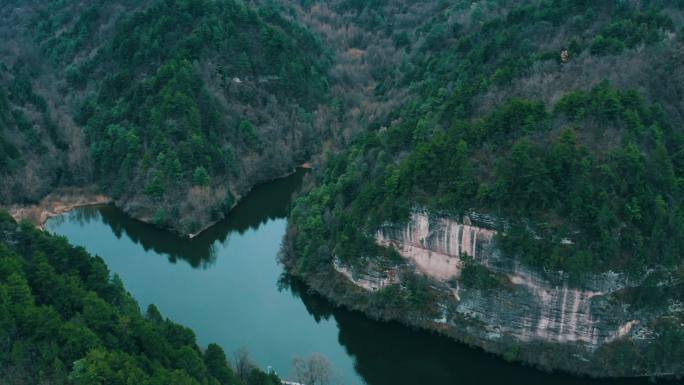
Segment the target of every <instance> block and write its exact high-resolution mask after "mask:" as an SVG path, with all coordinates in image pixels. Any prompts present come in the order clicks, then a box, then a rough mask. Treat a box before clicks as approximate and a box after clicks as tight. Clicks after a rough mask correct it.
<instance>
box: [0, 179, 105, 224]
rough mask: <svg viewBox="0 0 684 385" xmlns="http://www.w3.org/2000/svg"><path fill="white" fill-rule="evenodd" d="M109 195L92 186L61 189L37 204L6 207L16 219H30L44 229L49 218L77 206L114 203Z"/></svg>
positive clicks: (29, 220)
mask: <svg viewBox="0 0 684 385" xmlns="http://www.w3.org/2000/svg"><path fill="white" fill-rule="evenodd" d="M112 202H113V200H112V198H110V197H109V196H107V195H104V194H99V193H96V192H95V190H94V189H92V188H70V189H59V190H56V191H54V192H52V193H50V194H48V195H47V196H46V197H45V198H43V199H41V201H40V202H38V203H37V204H32V205H19V204H15V205H11V206H9V207H6V208H5V209H6V210H7V211H8V212H9V213H10V215H11V216H12V218H14V220H15V221H17V222H20V221H28V222H30V223H32V224H34V225H35V226H36V227H38V228H39V229H41V230H42V229H44V226H45V223H46V222H47V220H48V219H50V218H52V217H56V216H58V215H62V214H64V213H66V212H68V211H71V210H73V209H75V208H77V207H84V206H94V205H102V204H109V203H112Z"/></svg>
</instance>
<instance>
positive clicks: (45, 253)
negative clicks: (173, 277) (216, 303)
mask: <svg viewBox="0 0 684 385" xmlns="http://www.w3.org/2000/svg"><path fill="white" fill-rule="evenodd" d="M0 325H1V326H2V327H0V335H1V337H2V338H1V339H0V341H1V342H0V371H1V372H2V383H10V384H48V383H49V384H67V383H68V384H84V385H85V384H87V385H93V384H109V385H115V384H122V385H123V384H224V385H227V384H231V385H233V384H235V385H239V384H244V385H269V384H279V383H280V380H278V378H277V377H275V376H269V375H266V374H265V373H263V372H261V371H260V370H258V369H256V368H252V369H251V373H246V374H245V376H243V377H244V378H243V379H240V378H238V376H237V375H236V374H235V373H234V372H233V370H232V369H231V367H230V366H228V362H227V360H226V355H225V354H224V352H223V350H222V349H221V347H219V346H218V345H215V344H210V345H209V346H208V347H207V348H206V349H201V348H200V347H199V346H198V345H197V343H196V342H195V335H194V333H193V331H192V330H190V329H187V328H185V327H183V326H180V325H177V324H175V323H173V322H171V321H169V320H168V319H164V318H162V316H161V315H160V314H159V311H158V310H157V308H156V307H155V306H154V305H150V306H149V307H148V309H147V311H146V313H145V314H141V313H140V309H139V308H138V304H137V303H136V302H135V300H133V299H132V298H131V297H130V295H129V294H128V293H127V292H126V290H125V289H124V287H123V286H122V283H121V280H120V279H119V278H118V277H116V276H114V277H111V276H110V274H109V271H108V270H107V267H106V266H105V264H104V262H103V261H102V260H101V259H100V258H97V257H93V256H90V255H88V254H87V253H86V252H85V251H83V249H79V248H75V247H72V246H69V245H68V244H67V242H66V241H65V240H64V239H61V238H58V237H54V236H50V235H46V234H44V233H42V232H40V231H38V230H36V229H34V228H33V227H32V226H31V225H17V224H16V223H15V222H14V221H13V220H12V218H10V217H9V215H8V214H7V213H5V212H0Z"/></svg>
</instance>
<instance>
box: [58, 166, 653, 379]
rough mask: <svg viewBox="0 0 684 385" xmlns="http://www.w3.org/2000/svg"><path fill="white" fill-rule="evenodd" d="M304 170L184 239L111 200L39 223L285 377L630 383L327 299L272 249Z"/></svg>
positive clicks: (134, 288) (259, 190)
mask: <svg viewBox="0 0 684 385" xmlns="http://www.w3.org/2000/svg"><path fill="white" fill-rule="evenodd" d="M304 173H305V172H304V171H303V170H299V171H297V173H295V174H293V175H291V176H289V177H287V178H283V179H279V180H276V181H273V182H270V183H267V184H264V185H261V186H257V187H256V188H254V189H253V190H252V192H251V193H250V194H249V195H248V196H247V197H246V198H245V199H244V200H243V201H242V202H241V203H240V204H239V205H238V206H236V207H235V208H234V209H233V211H232V212H231V213H230V215H229V216H228V218H227V219H226V220H224V221H222V222H221V223H219V224H217V225H216V226H213V227H211V228H210V229H208V230H207V231H205V232H203V233H202V234H200V236H198V237H196V238H194V239H192V240H190V239H185V238H179V237H177V236H174V235H173V234H170V233H168V232H165V231H162V230H159V229H156V228H154V227H153V226H150V225H146V224H144V223H141V222H139V221H136V220H133V219H131V218H129V217H127V216H126V215H125V214H123V213H122V212H121V211H120V210H118V209H116V208H115V207H113V206H101V207H86V208H80V209H76V210H74V211H71V212H69V213H67V214H64V215H62V216H59V217H55V218H52V219H50V220H49V221H48V222H47V224H46V229H47V230H48V231H50V232H52V233H54V234H59V235H62V236H65V237H66V238H68V239H69V241H70V242H71V243H72V244H75V245H79V246H83V247H84V248H85V249H86V250H88V251H89V252H91V253H92V254H96V255H99V256H100V257H102V258H103V259H104V261H105V262H106V263H107V265H108V266H109V269H110V270H111V271H112V272H113V273H115V274H118V275H119V276H120V277H121V279H122V280H123V282H124V284H125V286H126V288H127V289H128V291H129V292H130V293H131V294H132V295H133V296H134V297H135V298H136V299H137V301H138V302H139V303H140V305H141V307H142V308H143V309H145V308H146V307H147V305H148V304H151V303H154V304H155V305H157V307H158V308H159V309H160V311H161V312H162V314H163V315H164V316H166V317H168V318H170V319H172V320H173V321H176V322H178V323H181V324H183V325H186V326H188V327H190V328H192V329H193V330H194V331H195V333H196V334H197V339H198V342H199V343H200V344H201V345H203V346H206V344H208V343H209V342H216V343H218V344H219V345H221V346H222V347H223V348H224V349H225V350H226V352H227V353H228V355H229V356H230V355H231V354H230V352H233V351H235V350H237V349H238V348H239V347H242V346H244V347H246V348H247V349H248V350H249V352H250V355H251V357H252V359H253V360H254V361H255V362H256V363H257V364H258V365H260V366H261V367H263V368H264V369H266V367H267V366H272V367H273V368H274V369H275V370H276V371H277V372H278V373H279V374H280V375H281V376H282V377H283V378H287V377H288V376H289V375H290V373H289V372H290V367H291V362H292V359H293V358H294V357H295V356H300V357H306V356H309V355H310V354H314V353H320V354H322V355H324V356H325V357H326V358H327V359H328V360H329V361H330V362H331V364H332V366H333V367H334V370H335V372H336V374H337V377H338V379H339V381H340V382H342V383H344V384H348V385H351V384H364V383H365V384H368V385H390V384H391V385H423V384H463V385H469V384H485V385H486V384H503V383H520V384H527V385H534V384H540V385H542V384H543V385H585V384H586V385H599V384H615V385H618V384H619V385H632V384H635V385H636V384H646V383H648V382H647V381H638V380H621V381H605V380H603V381H597V380H587V379H579V378H575V377H571V376H567V375H563V374H548V373H543V372H539V371H537V370H534V369H532V368H528V367H524V366H521V365H517V364H511V363H507V362H505V361H503V360H502V359H499V358H497V357H494V356H492V355H489V354H487V353H485V352H483V351H481V350H477V349H472V348H469V347H466V346H464V345H462V344H459V343H456V342H454V341H452V340H449V339H447V338H444V337H440V336H436V335H433V334H430V333H426V332H422V331H418V330H413V329H409V328H406V327H404V326H402V325H399V324H396V323H382V322H376V321H372V320H370V319H368V318H366V317H364V316H363V315H362V314H359V313H356V312H350V311H347V310H345V309H340V308H335V307H333V306H332V305H331V304H330V303H329V302H328V301H326V300H325V299H324V298H321V297H320V296H317V295H315V294H312V293H310V292H308V291H307V289H306V287H305V286H304V285H303V284H302V283H301V282H297V281H293V280H292V279H289V278H288V277H286V276H284V275H283V270H282V266H280V265H279V264H278V262H277V254H278V251H279V249H280V243H281V241H282V238H283V235H284V233H285V228H286V225H287V218H286V217H287V213H288V210H289V207H290V204H291V197H292V196H293V194H294V193H295V192H296V191H297V190H298V189H299V188H300V186H301V182H302V178H303V176H304Z"/></svg>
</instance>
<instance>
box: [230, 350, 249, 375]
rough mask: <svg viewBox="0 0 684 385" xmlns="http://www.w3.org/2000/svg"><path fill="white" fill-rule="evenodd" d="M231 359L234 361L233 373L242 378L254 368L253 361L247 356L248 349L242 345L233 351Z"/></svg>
mask: <svg viewBox="0 0 684 385" xmlns="http://www.w3.org/2000/svg"><path fill="white" fill-rule="evenodd" d="M233 361H234V362H235V374H237V376H238V377H239V378H240V379H241V380H244V379H245V378H246V377H247V376H248V375H249V373H250V372H251V371H252V369H253V368H254V363H253V362H252V359H251V358H250V357H249V351H248V350H247V348H246V347H244V346H242V347H241V348H240V349H238V350H236V351H235V352H234V353H233Z"/></svg>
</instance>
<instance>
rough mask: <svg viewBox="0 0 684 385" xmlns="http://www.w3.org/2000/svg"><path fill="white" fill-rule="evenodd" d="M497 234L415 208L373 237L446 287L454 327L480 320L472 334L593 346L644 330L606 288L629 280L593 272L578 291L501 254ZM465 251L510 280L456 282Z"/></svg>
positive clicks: (612, 288)
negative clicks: (494, 284)
mask: <svg viewBox="0 0 684 385" xmlns="http://www.w3.org/2000/svg"><path fill="white" fill-rule="evenodd" d="M478 222H481V221H478ZM495 233H496V232H495V231H494V230H492V229H489V228H485V227H480V226H478V225H474V224H472V223H471V218H468V217H466V218H464V220H463V221H461V222H458V221H455V220H453V219H448V218H431V217H430V216H429V215H428V213H426V212H414V213H413V214H412V216H411V219H410V220H409V222H408V223H407V224H406V225H403V226H397V225H392V224H386V225H384V226H382V228H380V229H379V230H378V232H377V233H376V241H377V242H378V244H380V245H384V246H392V247H395V248H396V249H397V250H398V251H399V253H400V254H401V255H402V256H403V257H404V258H406V260H407V262H408V263H409V264H410V265H412V266H413V267H414V268H415V270H416V271H418V272H420V273H422V274H425V275H428V276H429V277H431V278H433V279H434V281H436V282H438V283H443V284H444V285H443V287H444V290H445V292H446V291H448V292H450V293H452V295H451V298H452V299H453V301H454V303H455V306H453V307H452V308H453V309H455V313H452V314H451V316H450V317H449V316H448V317H446V319H445V321H444V322H445V323H447V324H451V325H452V326H454V327H458V325H456V324H455V323H454V322H453V320H454V319H455V318H454V316H455V315H459V316H461V318H462V317H466V318H467V319H472V320H474V321H477V324H479V325H481V328H480V330H479V332H478V333H477V334H478V337H480V338H483V339H486V340H490V341H496V340H498V339H502V338H513V339H514V340H517V341H519V342H533V341H543V342H551V343H569V342H575V343H579V344H580V345H582V346H584V347H585V348H586V350H587V351H593V350H595V349H596V348H598V347H599V346H601V344H604V343H606V342H611V341H613V340H615V339H616V338H618V337H623V336H632V337H634V336H636V335H637V334H638V335H641V336H643V335H644V334H645V333H644V330H641V331H640V333H637V332H638V331H639V329H643V326H642V324H643V323H642V320H640V319H639V317H638V316H636V315H634V314H631V313H630V312H629V311H628V310H627V309H628V307H627V306H624V304H622V303H619V302H618V301H616V300H615V298H612V297H611V294H612V293H614V292H616V291H618V290H620V289H624V288H625V287H627V286H629V285H630V282H629V280H628V279H627V278H626V277H625V276H623V275H620V274H615V273H606V274H602V275H597V276H594V277H589V278H588V279H587V280H586V282H585V284H584V286H583V289H578V288H572V287H570V286H569V285H568V283H567V282H565V280H564V279H563V275H562V274H560V273H558V274H556V276H553V274H542V273H540V272H536V271H534V270H532V269H530V268H527V267H525V266H523V265H522V264H521V263H520V262H519V261H517V260H516V259H514V258H508V257H505V256H503V255H502V254H501V253H500V251H499V250H498V249H497V248H496V246H495V244H494V242H493V240H494V235H495ZM464 254H467V255H469V256H471V257H473V258H474V261H475V262H476V263H478V264H480V265H482V266H485V267H486V268H488V269H490V270H491V271H493V272H496V273H498V274H501V275H504V276H506V277H507V278H508V281H509V282H508V284H506V285H504V286H503V287H501V288H497V289H478V288H467V287H465V288H464V287H463V285H462V284H461V282H460V276H461V270H462V268H463V260H462V258H461V256H462V255H464ZM336 268H337V270H338V271H340V272H342V271H343V270H344V268H343V267H341V266H336ZM344 272H347V271H344ZM344 272H343V273H344ZM345 276H347V277H348V278H349V279H350V280H352V282H354V283H355V284H357V286H361V287H364V288H365V289H366V290H376V289H377V285H375V286H373V285H370V284H369V283H368V282H366V281H360V280H358V279H356V280H354V279H353V277H352V275H351V274H345ZM454 279H455V280H456V282H457V283H458V287H459V288H458V289H457V290H452V289H451V288H450V287H449V285H448V284H447V282H451V283H452V286H453V281H454ZM383 283H384V284H387V282H383ZM371 286H373V287H371ZM646 334H647V333H646Z"/></svg>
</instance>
